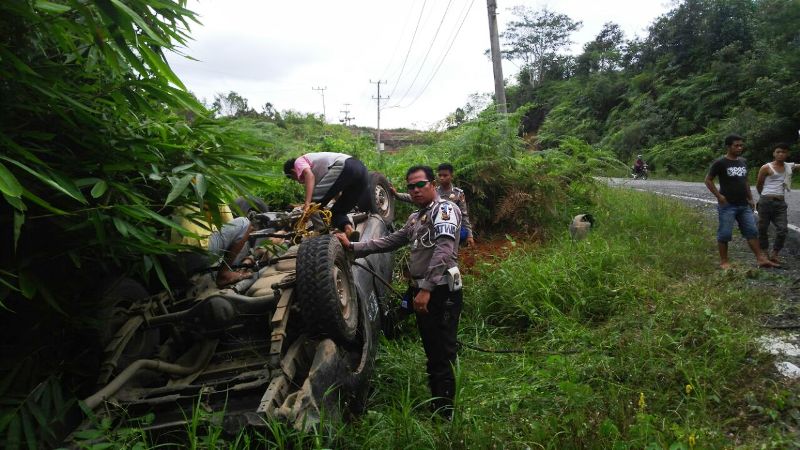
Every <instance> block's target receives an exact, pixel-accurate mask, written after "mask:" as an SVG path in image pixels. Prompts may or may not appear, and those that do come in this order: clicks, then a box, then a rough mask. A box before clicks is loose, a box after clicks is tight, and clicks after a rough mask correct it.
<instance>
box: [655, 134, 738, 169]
mask: <svg viewBox="0 0 800 450" xmlns="http://www.w3.org/2000/svg"><path fill="white" fill-rule="evenodd" d="M721 141H722V137H721V136H720V135H719V133H717V132H715V131H711V130H709V131H706V132H705V133H703V134H693V135H691V136H682V137H679V138H677V139H672V140H670V141H667V142H665V143H663V144H658V145H656V146H655V147H653V148H651V149H650V150H646V151H645V153H644V156H645V160H646V161H648V162H649V163H651V164H654V165H655V166H656V167H657V168H658V170H659V171H663V172H665V173H669V174H678V173H702V172H705V171H707V170H708V167H709V166H710V165H711V162H712V161H713V160H714V158H716V157H718V156H720V155H721V154H722V152H721V150H720V149H721V146H722V143H721Z"/></svg>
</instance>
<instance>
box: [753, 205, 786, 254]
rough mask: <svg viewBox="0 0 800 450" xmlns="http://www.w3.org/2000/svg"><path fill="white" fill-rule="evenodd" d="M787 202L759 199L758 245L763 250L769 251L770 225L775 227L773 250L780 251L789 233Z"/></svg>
mask: <svg viewBox="0 0 800 450" xmlns="http://www.w3.org/2000/svg"><path fill="white" fill-rule="evenodd" d="M786 210H787V207H786V201H784V199H782V198H780V197H761V198H760V199H758V243H759V245H760V246H761V249H762V250H769V224H770V223H772V224H774V225H775V242H774V243H773V245H772V248H773V249H774V250H776V251H779V250H781V249H782V248H783V244H784V242H786V235H787V234H788V233H789V227H788V220H787V217H786Z"/></svg>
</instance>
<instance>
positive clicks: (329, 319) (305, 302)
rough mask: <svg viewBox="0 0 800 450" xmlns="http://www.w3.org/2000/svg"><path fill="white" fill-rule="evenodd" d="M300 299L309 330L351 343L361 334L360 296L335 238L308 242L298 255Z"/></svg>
mask: <svg viewBox="0 0 800 450" xmlns="http://www.w3.org/2000/svg"><path fill="white" fill-rule="evenodd" d="M296 286H297V287H296V289H297V296H298V300H299V302H300V308H301V310H302V315H303V322H304V323H305V325H306V327H307V330H308V331H309V332H310V333H311V334H312V335H315V336H327V337H330V338H332V339H333V340H334V341H337V340H339V341H341V340H344V341H345V342H352V341H353V340H354V339H355V337H356V332H357V330H358V316H359V310H358V295H357V293H356V289H355V283H354V282H353V273H352V271H351V270H350V263H349V262H348V261H347V256H346V255H345V252H344V248H342V244H341V243H339V240H338V239H336V237H334V236H333V235H330V234H326V235H323V236H318V237H316V238H313V239H309V240H305V241H303V242H302V243H301V244H300V248H299V249H298V251H297V282H296Z"/></svg>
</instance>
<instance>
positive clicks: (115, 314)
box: [96, 277, 161, 372]
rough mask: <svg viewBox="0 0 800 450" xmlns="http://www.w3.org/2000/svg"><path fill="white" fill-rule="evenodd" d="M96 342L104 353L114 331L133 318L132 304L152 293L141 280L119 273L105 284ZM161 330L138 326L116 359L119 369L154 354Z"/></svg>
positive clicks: (100, 297)
mask: <svg viewBox="0 0 800 450" xmlns="http://www.w3.org/2000/svg"><path fill="white" fill-rule="evenodd" d="M98 294H99V305H98V310H97V316H96V319H97V321H98V326H99V328H98V330H97V332H98V334H97V343H96V345H97V346H98V350H99V354H100V355H103V352H104V350H105V348H106V346H107V345H108V344H109V343H110V342H111V340H112V339H113V337H114V334H115V333H116V332H117V331H118V330H119V329H120V328H121V327H122V326H123V325H125V323H126V322H127V321H128V319H130V318H131V315H130V314H131V313H130V312H129V311H128V310H129V308H130V307H131V306H132V305H134V304H135V303H137V302H139V301H140V300H142V299H144V298H147V297H148V296H149V295H150V294H149V293H148V292H147V289H145V288H144V286H142V285H141V284H140V283H138V282H137V281H135V280H132V279H130V278H125V277H120V278H117V279H115V280H111V281H110V282H106V283H104V284H103V285H102V287H101V288H100V290H99V292H98ZM160 342H161V333H160V330H159V329H158V328H148V329H139V330H138V331H137V332H136V334H135V335H134V336H133V338H131V340H130V342H128V344H127V345H126V346H125V350H124V351H123V353H122V355H121V356H120V358H119V360H118V361H117V372H119V371H120V370H122V369H124V368H125V367H127V366H129V365H130V364H131V363H133V362H134V361H136V360H137V359H142V358H147V357H150V356H152V355H153V354H155V353H156V351H157V350H158V346H159V344H160Z"/></svg>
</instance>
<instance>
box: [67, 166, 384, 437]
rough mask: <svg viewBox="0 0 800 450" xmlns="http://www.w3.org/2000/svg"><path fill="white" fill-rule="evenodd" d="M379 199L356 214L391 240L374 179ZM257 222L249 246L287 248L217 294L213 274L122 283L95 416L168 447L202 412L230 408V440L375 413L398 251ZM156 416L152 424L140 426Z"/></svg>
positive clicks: (293, 223)
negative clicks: (183, 283)
mask: <svg viewBox="0 0 800 450" xmlns="http://www.w3.org/2000/svg"><path fill="white" fill-rule="evenodd" d="M383 180H385V179H383ZM373 194H374V195H375V197H374V199H373V200H374V201H375V202H374V203H375V207H374V208H372V209H373V211H375V212H373V213H358V212H357V213H354V214H352V215H351V219H352V220H353V223H354V224H355V226H356V230H357V231H359V233H360V234H361V236H362V239H373V238H379V237H382V236H385V235H387V234H388V233H389V232H390V227H391V225H390V223H391V222H390V220H387V219H391V215H393V210H394V206H393V205H392V204H391V196H389V195H388V193H387V191H386V183H385V182H384V183H378V184H375V183H373ZM257 216H258V217H257V220H259V221H260V222H261V225H262V226H261V228H260V229H259V230H258V231H255V232H253V233H252V234H251V237H250V238H251V239H252V240H256V239H263V238H270V239H271V242H273V243H275V242H284V243H285V244H273V245H271V246H270V247H269V248H270V254H269V257H268V258H266V260H262V261H263V262H261V263H260V266H259V267H256V270H255V271H254V274H253V276H252V277H250V278H248V279H245V280H243V281H240V282H238V283H236V284H234V285H231V286H229V287H226V288H223V289H219V288H217V287H216V285H215V283H214V278H213V276H212V274H211V273H204V274H197V275H194V276H193V277H192V278H191V282H190V283H189V284H188V285H187V286H188V287H187V288H186V289H184V290H183V291H180V292H179V291H173V292H172V293H171V294H170V293H167V292H163V293H160V294H158V295H154V296H148V295H147V293H146V291H144V288H142V287H141V286H139V285H137V284H136V283H135V282H133V281H132V280H124V281H123V282H121V283H118V284H117V285H116V286H115V287H112V288H111V289H109V290H108V291H107V292H106V298H107V300H108V301H109V302H110V303H112V304H113V313H112V314H111V315H110V320H109V324H110V325H109V326H113V327H114V330H113V331H112V330H109V333H108V337H107V344H106V345H105V353H104V361H103V363H102V366H101V370H100V375H99V377H98V390H97V392H96V393H94V394H93V395H91V396H89V397H88V398H86V399H84V403H85V405H86V406H87V407H88V408H89V409H91V410H92V411H93V415H95V416H96V417H95V418H103V417H108V418H110V419H112V420H113V421H114V423H115V424H116V426H119V427H128V426H136V427H140V428H143V429H145V430H146V431H148V432H149V433H150V434H151V436H154V439H155V440H156V441H158V440H159V438H158V436H163V435H164V433H167V432H171V431H175V430H185V429H186V428H185V426H186V422H187V421H188V420H190V418H191V417H192V414H193V413H192V410H193V408H197V407H200V408H203V409H205V410H206V411H215V412H220V411H223V412H224V414H223V416H224V419H222V423H221V424H220V425H221V426H222V427H223V429H224V430H225V431H227V432H230V433H231V434H236V433H238V432H239V431H240V430H241V429H242V428H243V427H247V426H252V427H263V426H265V424H266V423H267V422H268V421H269V420H270V419H278V420H283V421H286V422H288V423H290V424H292V425H293V426H295V427H296V428H310V427H313V426H315V424H317V423H318V422H319V420H320V415H321V413H323V411H324V414H325V417H326V420H327V418H333V419H334V420H335V419H336V418H337V417H342V416H343V415H347V414H349V413H358V412H359V411H361V410H362V409H363V408H364V407H365V404H366V399H367V395H368V391H369V380H370V376H371V374H372V371H373V364H374V360H375V354H376V350H377V344H378V333H379V331H380V327H381V321H382V319H381V318H382V316H383V315H385V314H387V313H388V305H389V296H390V295H391V293H390V292H389V288H387V287H386V286H385V285H384V282H385V280H390V279H391V277H392V270H393V267H392V265H393V260H392V254H389V253H387V254H375V255H370V256H368V257H366V258H360V259H358V260H356V261H351V260H349V259H348V258H349V256H348V255H347V254H346V253H345V251H344V249H343V248H342V246H341V244H340V243H339V241H338V240H337V239H336V237H335V236H333V235H331V234H329V233H328V232H326V231H325V230H324V229H321V230H320V229H319V223H317V225H316V226H315V225H314V224H313V223H312V222H311V221H310V222H309V223H308V225H307V226H302V227H301V228H298V225H297V219H298V218H297V216H296V215H292V214H290V213H286V212H277V213H276V212H268V213H262V214H258V215H257ZM317 222H319V221H317ZM151 413H152V414H151ZM148 414H149V415H151V417H153V415H154V419H153V420H151V421H148V423H146V424H144V425H143V424H141V423H137V422H133V420H134V419H135V418H137V417H142V416H144V415H148ZM87 427H88V428H91V427H92V424H91V423H89V422H87V423H85V424H84V425H83V426H82V428H87ZM80 429H81V428H79V430H78V431H80ZM73 439H74V435H73Z"/></svg>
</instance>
